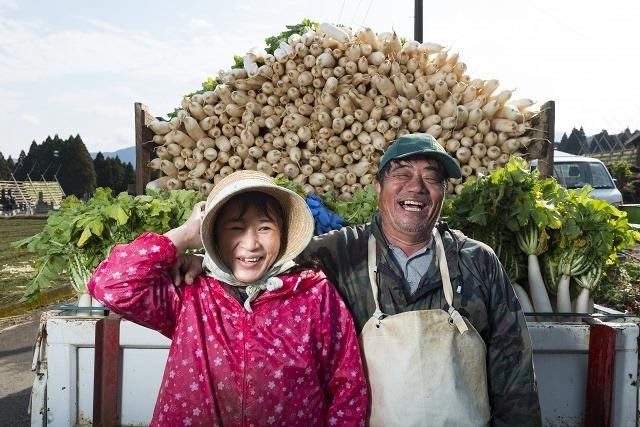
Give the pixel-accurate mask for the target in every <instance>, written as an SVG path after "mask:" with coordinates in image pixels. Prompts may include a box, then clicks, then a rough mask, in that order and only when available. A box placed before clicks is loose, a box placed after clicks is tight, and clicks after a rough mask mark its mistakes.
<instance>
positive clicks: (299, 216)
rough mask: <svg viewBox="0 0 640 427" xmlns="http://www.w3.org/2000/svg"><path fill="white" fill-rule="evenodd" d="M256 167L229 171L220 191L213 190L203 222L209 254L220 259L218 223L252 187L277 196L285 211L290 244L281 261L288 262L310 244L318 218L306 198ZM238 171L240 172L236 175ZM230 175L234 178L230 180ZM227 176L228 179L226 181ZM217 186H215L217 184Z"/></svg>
mask: <svg viewBox="0 0 640 427" xmlns="http://www.w3.org/2000/svg"><path fill="white" fill-rule="evenodd" d="M246 172H253V171H241V172H236V173H234V174H231V175H229V176H228V177H226V178H225V179H223V180H222V181H220V182H219V183H218V184H217V185H216V186H217V187H218V191H216V192H215V193H213V192H212V194H211V196H213V197H210V199H209V200H207V206H206V207H205V213H204V217H203V218H202V224H201V226H200V239H201V240H202V245H203V246H204V248H205V250H206V251H207V253H208V254H209V256H210V257H211V258H212V259H214V260H217V261H219V260H220V257H218V256H215V254H216V250H217V249H216V244H215V238H214V233H215V223H216V219H217V218H218V215H219V214H220V212H221V211H222V210H223V209H224V207H225V205H226V203H227V202H228V201H229V200H231V199H232V198H233V197H234V196H237V195H238V194H242V193H246V192H249V191H259V192H262V193H265V194H268V195H270V196H273V197H274V198H275V199H276V200H277V201H278V203H280V206H281V207H282V211H283V213H284V216H285V218H284V223H285V224H286V233H287V237H286V247H285V248H284V249H283V250H281V253H282V255H281V256H280V257H279V258H278V260H277V262H279V263H284V262H287V261H290V260H293V259H294V258H296V257H297V256H298V255H300V253H301V252H302V251H303V250H304V249H305V248H306V247H307V245H308V244H309V241H310V240H311V238H312V237H313V229H314V221H313V216H312V215H311V212H310V211H309V208H308V206H307V203H306V202H305V200H304V199H303V198H302V197H300V196H298V195H297V194H296V193H294V192H293V191H291V190H288V189H286V188H283V187H280V186H278V185H277V184H275V183H274V182H273V180H272V179H271V178H270V177H268V176H267V175H264V174H261V173H259V172H253V173H246ZM234 175H236V176H234ZM227 178H230V179H229V180H227ZM225 180H227V181H226V182H225ZM214 189H215V187H214Z"/></svg>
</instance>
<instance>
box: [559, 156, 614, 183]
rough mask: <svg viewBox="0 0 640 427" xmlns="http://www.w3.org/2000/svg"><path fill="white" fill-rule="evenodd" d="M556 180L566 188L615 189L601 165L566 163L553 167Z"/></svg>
mask: <svg viewBox="0 0 640 427" xmlns="http://www.w3.org/2000/svg"><path fill="white" fill-rule="evenodd" d="M553 176H554V178H555V179H556V180H557V181H558V182H559V183H560V185H562V186H563V187H565V188H581V187H584V186H585V185H587V184H588V185H590V186H592V187H593V188H594V189H596V188H614V184H613V182H612V181H611V178H610V177H609V174H608V173H607V170H606V168H605V166H604V165H602V164H601V163H595V162H594V163H587V162H566V163H555V164H554V165H553Z"/></svg>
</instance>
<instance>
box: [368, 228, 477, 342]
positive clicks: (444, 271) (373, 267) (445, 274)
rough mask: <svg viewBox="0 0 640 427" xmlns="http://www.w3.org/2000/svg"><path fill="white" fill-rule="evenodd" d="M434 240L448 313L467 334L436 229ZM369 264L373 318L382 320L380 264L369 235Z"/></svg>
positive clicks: (462, 331) (454, 322) (374, 239)
mask: <svg viewBox="0 0 640 427" xmlns="http://www.w3.org/2000/svg"><path fill="white" fill-rule="evenodd" d="M433 238H434V239H435V243H436V260H437V262H438V267H439V269H440V277H441V278H442V289H443V291H444V298H445V300H446V301H447V304H448V305H449V309H448V310H447V312H448V313H449V317H450V318H451V321H453V324H454V325H456V327H457V328H458V331H460V333H461V334H462V333H465V332H467V330H468V329H469V328H468V327H467V324H466V323H465V321H464V318H463V317H462V316H461V315H460V313H459V312H458V310H456V309H455V308H453V287H452V286H451V278H450V277H449V266H448V264H447V257H446V255H445V252H444V245H443V244H442V238H441V237H440V233H438V230H437V229H436V228H434V229H433ZM367 264H368V269H369V283H370V285H371V292H373V301H374V303H375V305H376V311H375V312H374V313H373V317H375V318H376V319H377V320H378V324H379V323H380V320H381V319H382V318H383V317H384V316H386V314H384V313H383V312H382V310H380V303H379V302H378V280H377V277H376V273H377V271H378V263H377V257H376V238H375V237H374V235H373V234H370V235H369V240H368V242H367Z"/></svg>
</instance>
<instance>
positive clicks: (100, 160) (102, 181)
mask: <svg viewBox="0 0 640 427" xmlns="http://www.w3.org/2000/svg"><path fill="white" fill-rule="evenodd" d="M93 168H94V169H95V171H96V186H97V187H108V188H111V186H112V181H113V180H112V178H111V174H110V171H109V168H108V165H107V161H106V159H105V158H104V154H102V152H98V154H96V158H95V159H93Z"/></svg>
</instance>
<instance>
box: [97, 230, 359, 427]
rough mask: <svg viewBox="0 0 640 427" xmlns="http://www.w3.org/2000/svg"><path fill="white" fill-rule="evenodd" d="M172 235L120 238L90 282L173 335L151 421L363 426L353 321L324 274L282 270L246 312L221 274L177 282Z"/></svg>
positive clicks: (135, 317)
mask: <svg viewBox="0 0 640 427" xmlns="http://www.w3.org/2000/svg"><path fill="white" fill-rule="evenodd" d="M175 261H176V248H175V246H174V245H173V244H172V242H171V241H170V240H169V239H168V238H166V237H164V236H160V235H157V234H153V233H145V234H142V235H141V236H140V237H138V238H137V239H136V240H134V241H133V242H132V243H130V244H128V245H119V246H116V247H115V248H114V249H113V251H112V252H111V254H110V256H109V258H108V259H107V260H105V261H103V262H102V263H101V264H100V265H99V266H98V268H97V269H96V271H95V272H94V274H93V277H92V278H91V280H90V281H89V284H88V288H89V292H90V293H91V294H92V295H93V296H94V297H96V298H97V299H98V300H100V301H102V302H103V303H104V304H105V305H106V306H107V307H109V308H110V309H111V310H113V311H114V312H116V313H118V314H121V315H122V316H123V317H125V318H126V319H129V320H132V321H134V322H137V323H139V324H142V325H144V326H147V327H149V328H152V329H155V330H158V331H160V332H161V333H162V334H163V335H166V336H167V337H169V338H171V339H172V343H171V349H170V351H169V356H168V360H167V365H166V368H165V372H164V377H163V380H162V384H161V388H160V392H159V395H158V400H157V402H156V407H155V411H154V414H153V420H152V423H151V425H162V426H196V425H224V426H263V425H264V426H276V425H277V426H323V425H329V426H338V425H339V426H356V425H360V426H363V425H364V424H365V417H366V411H367V404H368V392H367V387H366V380H365V375H364V372H363V368H362V363H361V361H360V353H359V348H358V341H357V338H356V334H355V331H354V326H353V321H352V319H351V316H350V314H349V312H348V311H347V309H346V307H345V305H344V303H343V302H342V300H341V299H340V297H339V295H338V293H337V291H336V290H335V289H334V287H333V286H332V285H331V284H330V283H329V282H328V280H327V278H326V277H325V275H324V274H323V273H322V272H318V271H311V270H307V271H304V272H301V273H296V274H285V275H282V276H280V278H281V279H282V280H283V282H284V285H283V286H282V287H281V288H280V289H277V290H275V291H265V292H264V293H262V294H261V295H259V296H258V298H257V299H256V300H255V301H253V302H252V308H253V312H252V313H250V312H247V311H246V310H245V309H244V307H243V306H242V305H241V304H240V303H239V302H238V300H236V299H235V298H234V297H232V296H231V295H229V294H228V293H227V292H226V291H225V290H224V289H223V288H222V287H221V285H220V282H219V281H217V280H216V279H214V278H211V277H207V276H204V275H200V276H199V277H198V278H197V279H196V280H195V282H194V283H193V284H192V285H183V286H180V287H174V285H173V284H172V281H171V278H170V276H169V274H168V271H167V270H168V268H169V267H171V266H172V265H173V264H174V263H175Z"/></svg>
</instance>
